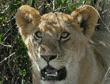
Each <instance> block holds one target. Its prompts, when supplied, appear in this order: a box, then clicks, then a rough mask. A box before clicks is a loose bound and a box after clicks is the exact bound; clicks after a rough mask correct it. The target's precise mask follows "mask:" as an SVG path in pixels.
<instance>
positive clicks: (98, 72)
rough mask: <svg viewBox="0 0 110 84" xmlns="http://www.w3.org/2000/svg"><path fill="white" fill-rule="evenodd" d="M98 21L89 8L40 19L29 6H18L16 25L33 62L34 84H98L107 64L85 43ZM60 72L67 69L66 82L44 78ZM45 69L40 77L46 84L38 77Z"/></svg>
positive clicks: (45, 16)
mask: <svg viewBox="0 0 110 84" xmlns="http://www.w3.org/2000/svg"><path fill="white" fill-rule="evenodd" d="M97 20H98V12H97V10H96V9H95V8H93V7H92V6H90V5H85V6H83V7H82V6H81V7H79V8H77V9H76V10H75V11H73V12H72V13H71V15H68V14H64V13H59V12H55V13H48V14H44V15H43V16H41V15H40V14H39V12H38V11H37V10H36V9H34V8H32V7H29V6H28V5H23V6H21V7H20V8H19V9H18V12H17V14H16V23H17V25H18V26H19V32H20V34H21V36H22V39H23V41H24V43H25V44H26V45H27V48H28V54H29V57H30V59H31V62H32V67H33V68H32V76H33V77H32V78H33V84H101V81H102V79H103V77H104V74H105V71H106V64H105V62H104V59H103V58H101V55H100V53H99V52H98V51H97V50H95V49H93V48H92V47H91V45H90V44H89V43H88V40H89V39H90V37H91V36H92V34H93V32H94V29H95V26H96V24H97ZM50 59H51V60H50ZM50 66H51V67H53V68H54V70H53V69H51V67H50ZM48 67H49V68H48ZM62 68H65V69H66V71H65V72H64V73H63V74H66V76H65V79H62V80H60V81H59V78H57V77H55V76H52V77H51V76H47V75H55V73H53V72H51V73H49V74H47V75H46V73H48V71H49V70H53V71H55V70H56V73H57V72H58V70H61V69H62ZM44 69H46V70H47V69H48V71H45V73H42V74H43V76H44V75H45V77H44V79H45V80H44V79H43V78H42V74H41V72H42V71H43V70H44ZM61 73H62V72H61ZM58 75H59V74H57V76H58ZM49 78H50V79H51V80H50V79H49ZM60 78H61V77H60ZM62 78H63V77H62ZM48 79H49V81H48ZM55 79H57V81H56V80H55Z"/></svg>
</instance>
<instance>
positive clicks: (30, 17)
mask: <svg viewBox="0 0 110 84" xmlns="http://www.w3.org/2000/svg"><path fill="white" fill-rule="evenodd" d="M40 19H41V15H40V14H39V12H38V11H37V10H36V9H34V8H32V7H30V6H28V5H23V6H21V7H20V8H19V9H18V11H17V13H16V23H17V25H18V26H19V32H20V34H21V36H22V38H23V40H24V41H25V40H26V38H27V35H28V34H30V33H31V31H32V30H33V29H34V28H35V27H36V26H37V25H38V24H39V23H40Z"/></svg>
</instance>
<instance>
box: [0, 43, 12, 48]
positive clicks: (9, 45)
mask: <svg viewBox="0 0 110 84" xmlns="http://www.w3.org/2000/svg"><path fill="white" fill-rule="evenodd" d="M0 45H3V46H7V47H12V46H11V45H5V44H3V43H0Z"/></svg>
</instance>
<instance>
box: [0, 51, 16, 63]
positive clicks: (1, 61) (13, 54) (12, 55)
mask: <svg viewBox="0 0 110 84" xmlns="http://www.w3.org/2000/svg"><path fill="white" fill-rule="evenodd" d="M14 54H15V52H14V53H12V54H11V55H9V56H8V57H5V58H4V59H3V60H2V61H1V62H0V64H1V63H2V62H4V61H5V60H7V59H8V58H10V57H11V56H13V55H14Z"/></svg>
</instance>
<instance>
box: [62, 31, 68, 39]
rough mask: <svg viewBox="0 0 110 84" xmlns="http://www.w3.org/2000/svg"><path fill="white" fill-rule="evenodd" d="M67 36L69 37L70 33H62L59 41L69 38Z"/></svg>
mask: <svg viewBox="0 0 110 84" xmlns="http://www.w3.org/2000/svg"><path fill="white" fill-rule="evenodd" d="M69 35H70V33H68V32H63V33H62V34H61V39H65V40H66V39H68V38H69Z"/></svg>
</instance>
